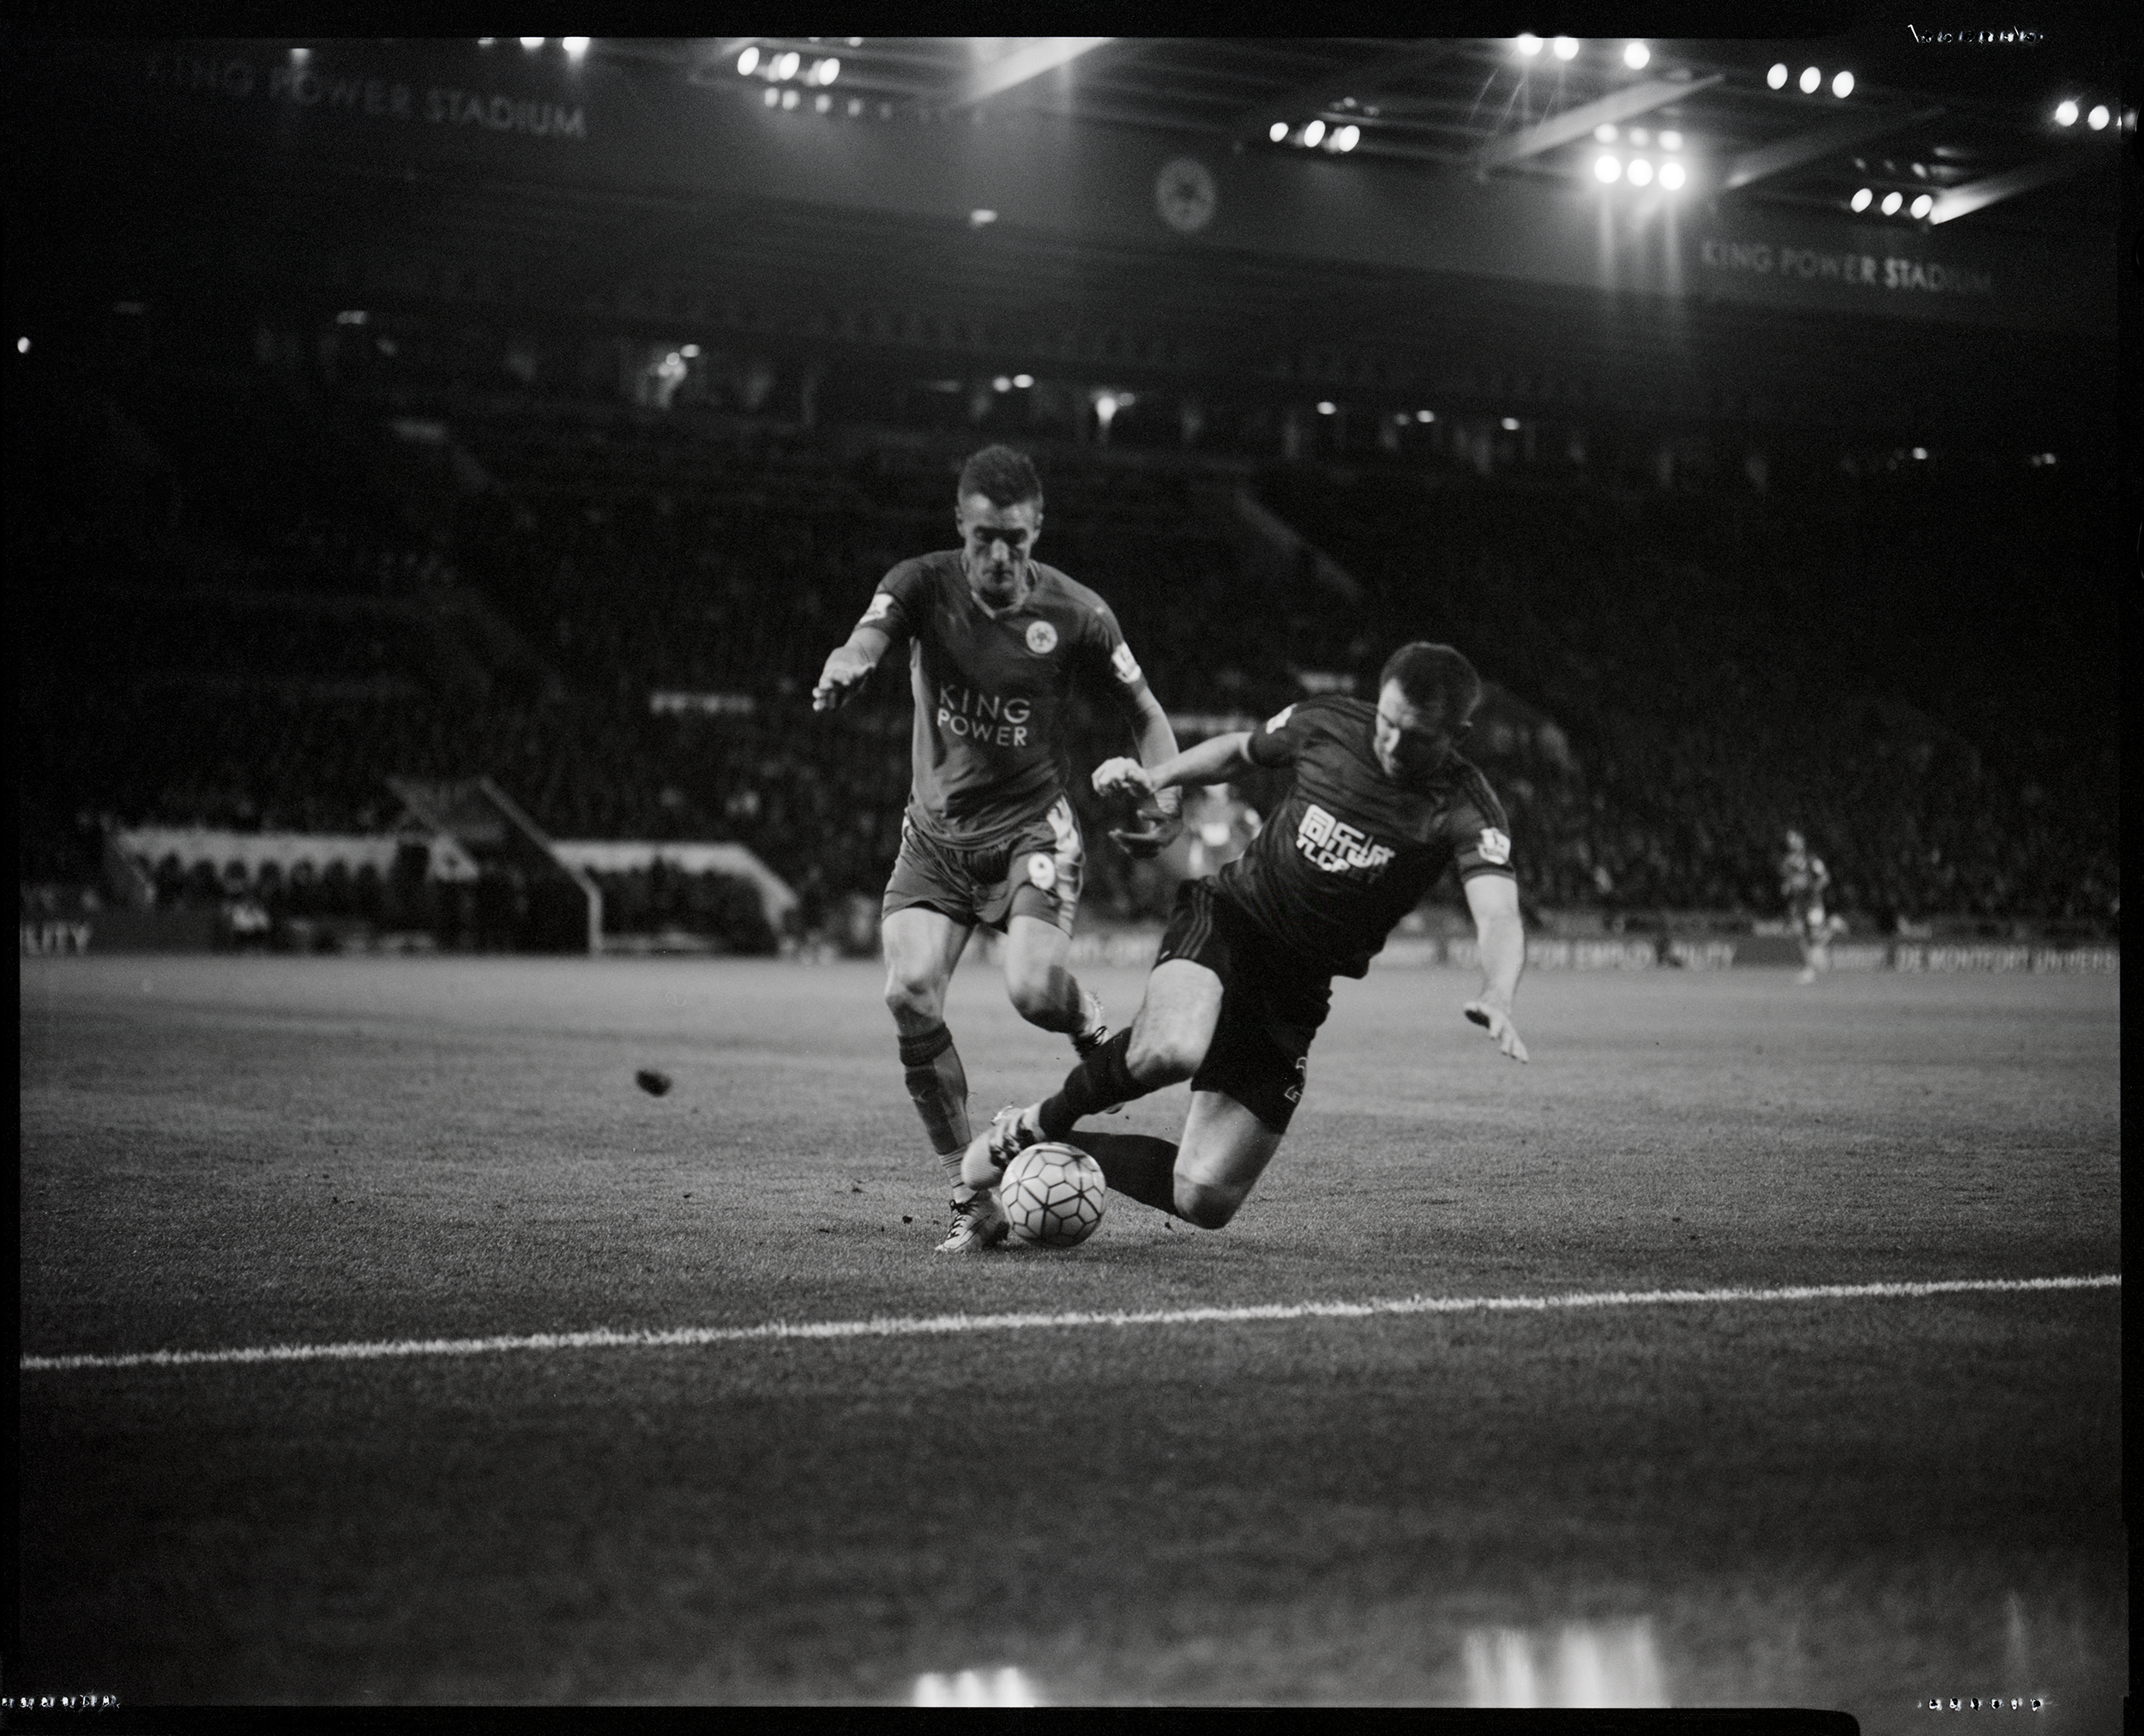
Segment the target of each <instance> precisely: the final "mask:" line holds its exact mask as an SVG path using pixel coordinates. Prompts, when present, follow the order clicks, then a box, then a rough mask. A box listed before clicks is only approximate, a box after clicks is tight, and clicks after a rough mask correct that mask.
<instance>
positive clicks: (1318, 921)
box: [962, 642, 1527, 1229]
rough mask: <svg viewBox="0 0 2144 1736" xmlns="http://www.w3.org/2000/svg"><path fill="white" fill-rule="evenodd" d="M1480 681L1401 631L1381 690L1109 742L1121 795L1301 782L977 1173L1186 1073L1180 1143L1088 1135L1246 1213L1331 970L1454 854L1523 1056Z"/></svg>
mask: <svg viewBox="0 0 2144 1736" xmlns="http://www.w3.org/2000/svg"><path fill="white" fill-rule="evenodd" d="M1480 698H1481V681H1480V678H1479V676H1478V675H1476V673H1475V672H1474V669H1473V666H1472V664H1470V663H1469V662H1468V661H1467V660H1466V658H1464V657H1463V656H1461V655H1460V654H1459V653H1458V652H1457V651H1455V650H1454V649H1453V648H1451V647H1450V646H1448V645H1432V644H1428V643H1425V642H1416V643H1413V644H1411V645H1405V646H1402V647H1401V648H1400V649H1399V650H1398V651H1396V652H1394V654H1393V655H1392V658H1391V659H1390V660H1389V661H1388V662H1387V663H1386V665H1385V667H1384V671H1383V672H1382V676H1381V677H1380V678H1379V681H1378V692H1377V702H1376V705H1375V706H1374V707H1373V706H1370V705H1368V704H1366V703H1364V702H1363V701H1361V700H1359V699H1351V698H1344V697H1340V696H1322V697H1318V698H1313V699H1304V700H1298V702H1296V703H1295V704H1293V705H1291V706H1288V707H1286V708H1285V709H1283V710H1282V711H1280V712H1279V713H1278V714H1275V715H1274V716H1273V717H1270V718H1268V719H1267V720H1266V721H1265V722H1264V723H1263V724H1262V725H1261V726H1259V727H1257V728H1256V729H1254V730H1250V731H1238V732H1234V733H1232V734H1229V735H1222V736H1216V737H1214V738H1213V739H1212V740H1210V741H1206V742H1201V743H1200V744H1199V745H1197V746H1196V747H1194V748H1191V749H1189V750H1187V751H1185V752H1183V753H1181V754H1178V755H1177V756H1176V757H1174V758H1173V759H1171V760H1168V761H1166V762H1165V763H1162V764H1159V765H1149V766H1141V765H1138V764H1135V763H1133V762H1132V761H1130V760H1125V759H1113V760H1111V761H1109V762H1107V763H1105V764H1104V765H1102V766H1101V767H1099V769H1097V770H1096V772H1095V774H1094V787H1095V788H1096V789H1098V790H1099V791H1101V792H1103V793H1105V794H1109V793H1117V794H1130V795H1136V796H1146V795H1148V794H1150V793H1153V792H1155V791H1159V790H1165V789H1169V788H1171V787H1177V786H1181V785H1185V784H1212V783H1220V782H1222V781H1226V780H1228V779H1232V778H1238V777H1241V776H1242V775H1244V773H1245V772H1247V771H1249V770H1250V769H1252V768H1253V767H1263V768H1274V767H1282V766H1286V767H1292V768H1293V769H1294V773H1295V777H1294V781H1293V783H1292V786H1291V787H1290V788H1289V790H1288V792H1287V794H1286V798H1285V799H1283V800H1282V801H1281V802H1280V805H1279V807H1278V810H1277V811H1276V812H1275V813H1274V816H1273V817H1272V818H1271V819H1269V820H1268V822H1267V823H1266V824H1265V826H1264V827H1263V828H1262V829H1261V830H1260V831H1259V833H1258V835H1257V837H1256V839H1255V840H1254V841H1253V842H1252V844H1251V846H1250V849H1249V850H1248V851H1247V852H1245V853H1244V855H1243V856H1242V857H1241V858H1240V859H1238V860H1236V861H1234V862H1232V863H1230V864H1228V865H1226V867H1224V868H1223V869H1222V870H1221V871H1220V875H1219V876H1218V877H1215V878H1213V879H1208V880H1187V881H1186V882H1184V883H1183V885H1182V886H1181V887H1180V888H1178V889H1177V903H1176V909H1175V912H1174V913H1173V915H1172V916H1171V919H1170V922H1169V926H1168V929H1167V931H1166V932H1165V934H1164V935H1163V937H1162V941H1161V949H1160V953H1159V956H1158V958H1157V960H1156V961H1155V964H1154V967H1153V973H1152V974H1151V975H1149V976H1148V977H1147V998H1146V1001H1145V1004H1143V1005H1141V1008H1140V1010H1139V1016H1138V1018H1137V1019H1136V1020H1135V1022H1133V1025H1132V1028H1130V1029H1129V1031H1125V1032H1122V1033H1120V1034H1117V1035H1116V1036H1113V1037H1111V1039H1110V1040H1108V1041H1107V1042H1105V1043H1103V1044H1102V1045H1100V1046H1099V1047H1098V1048H1097V1049H1095V1050H1094V1051H1093V1052H1092V1053H1090V1054H1088V1055H1087V1056H1086V1057H1085V1058H1083V1059H1082V1060H1081V1063H1080V1064H1079V1065H1078V1066H1076V1067H1075V1068H1074V1069H1073V1070H1072V1071H1071V1072H1070V1073H1069V1075H1068V1076H1066V1078H1065V1082H1064V1084H1063V1088H1062V1089H1060V1090H1059V1091H1058V1092H1057V1094H1056V1095H1055V1096H1052V1097H1048V1098H1045V1099H1044V1100H1042V1101H1041V1102H1039V1103H1034V1104H1030V1105H1029V1106H1027V1108H1025V1109H1021V1110H1014V1109H1007V1110H1005V1111H1003V1112H1001V1113H1000V1114H999V1115H998V1117H997V1121H996V1122H995V1123H994V1124H992V1125H991V1128H990V1129H989V1130H987V1131H985V1133H984V1134H983V1135H981V1136H979V1138H977V1139H976V1140H975V1141H974V1142H973V1143H972V1144H971V1145H970V1146H969V1148H968V1151H967V1158H966V1159H965V1160H964V1161H963V1165H962V1173H963V1175H964V1177H965V1178H966V1179H967V1181H968V1182H969V1183H970V1184H972V1185H982V1184H988V1183H991V1182H992V1181H993V1180H994V1178H995V1177H996V1176H997V1174H998V1173H999V1172H1002V1171H1003V1168H1004V1166H1005V1164H1006V1163H1007V1162H1008V1161H1009V1160H1010V1159H1011V1158H1012V1156H1013V1155H1014V1154H1015V1153H1016V1152H1018V1151H1020V1150H1022V1149H1024V1148H1026V1147H1027V1146H1030V1145H1033V1144H1035V1143H1037V1142H1040V1141H1043V1140H1061V1139H1063V1138H1064V1137H1065V1136H1067V1135H1068V1134H1069V1133H1070V1132H1071V1131H1072V1130H1073V1128H1074V1127H1075V1126H1076V1125H1077V1124H1079V1122H1080V1120H1081V1118H1082V1117H1084V1116H1087V1115H1091V1114H1093V1113H1094V1112H1096V1111H1098V1110H1099V1109H1102V1108H1104V1107H1105V1106H1109V1105H1112V1104H1116V1103H1119V1102H1124V1101H1128V1100H1131V1099H1133V1098H1136V1097H1143V1096H1145V1095H1146V1094H1147V1093H1149V1092H1152V1091H1159V1090H1160V1089H1161V1088H1164V1087H1165V1086H1167V1085H1171V1084H1174V1083H1175V1082H1177V1081H1178V1080H1182V1079H1189V1081H1190V1082H1191V1111H1190V1113H1189V1116H1188V1117H1187V1118H1185V1120H1184V1124H1183V1136H1182V1138H1181V1140H1180V1141H1179V1142H1177V1143H1175V1144H1171V1142H1169V1141H1167V1140H1165V1139H1157V1138H1154V1137H1153V1136H1150V1135H1146V1134H1132V1133H1117V1134H1089V1135H1086V1136H1082V1138H1081V1140H1080V1144H1081V1146H1082V1147H1083V1148H1085V1149H1087V1151H1089V1152H1091V1153H1093V1156H1094V1158H1095V1160H1096V1161H1097V1162H1099V1164H1100V1165H1101V1166H1102V1174H1103V1177H1104V1178H1105V1180H1106V1181H1107V1182H1108V1184H1109V1185H1110V1186H1111V1188H1113V1189H1114V1190H1116V1191H1117V1192H1118V1193H1122V1194H1128V1195H1129V1196H1130V1197H1132V1198H1133V1199H1135V1200H1140V1201H1142V1202H1143V1203H1146V1204H1147V1205H1150V1206H1153V1207H1154V1208H1155V1209H1157V1210H1159V1211H1165V1212H1168V1213H1171V1214H1172V1215H1175V1216H1177V1217H1179V1218H1182V1219H1183V1220H1184V1221H1186V1222H1188V1223H1192V1224H1196V1225H1198V1226H1200V1227H1202V1228H1206V1229H1218V1228H1220V1226H1222V1225H1223V1224H1225V1223H1226V1222H1227V1221H1229V1220H1230V1219H1231V1218H1232V1217H1233V1216H1234V1215H1235V1214H1236V1210H1237V1208H1238V1207H1239V1206H1241V1205H1242V1204H1243V1203H1244V1197H1245V1196H1246V1195H1248V1194H1249V1193H1250V1190H1251V1188H1252V1186H1253V1184H1255V1183H1256V1181H1257V1179H1258V1178H1259V1176H1260V1174H1261V1173H1262V1172H1263V1171H1264V1169H1265V1167H1266V1165H1267V1164H1268V1162H1269V1161H1270V1160H1272V1157H1273V1154H1274V1152H1275V1151H1276V1150H1278V1149H1279V1148H1280V1142H1281V1139H1282V1137H1283V1136H1285V1135H1286V1132H1287V1129H1288V1121H1289V1118H1290V1117H1291V1116H1292V1115H1293V1114H1294V1113H1295V1110H1296V1106H1297V1104H1298V1103H1299V1102H1300V1101H1301V1100H1302V1097H1303V1089H1304V1082H1305V1079H1306V1077H1307V1065H1308V1057H1309V1053H1310V1040H1311V1039H1312V1038H1313V1037H1314V1036H1315V1035H1316V1033H1317V1029H1318V1027H1319V1026H1320V1025H1322V1023H1323V1022H1324V1021H1325V1016H1326V1013H1327V1011H1328V1009H1329V1007H1330V1006H1331V1004H1332V992H1333V989H1332V982H1333V979H1334V977H1335V976H1351V977H1359V976H1362V975H1364V974H1365V973H1367V972H1368V970H1369V968H1370V959H1371V958H1372V956H1374V955H1376V952H1377V951H1378V950H1379V949H1381V948H1382V946H1383V945H1384V943H1385V941H1386V938H1387V937H1388V936H1389V935H1390V934H1391V932H1392V930H1393V928H1394V925H1396V924H1397V923H1398V922H1399V920H1400V918H1401V917H1403V916H1405V915H1406V913H1408V912H1409V911H1410V910H1412V909H1413V908H1414V907H1415V906H1416V905H1417V904H1418V903H1419V902H1420V901H1421V900H1422V897H1423V895H1424V894H1425V893H1426V892H1427V891H1428V890H1429V889H1430V887H1431V886H1432V885H1434V884H1435V883H1436V880H1437V878H1438V877H1439V876H1440V875H1442V873H1443V871H1444V870H1445V868H1446V866H1447V865H1449V864H1451V863H1453V862H1456V863H1457V864H1458V865H1459V873H1460V883H1461V884H1462V885H1463V886H1464V888H1465V889H1466V903H1467V907H1468V908H1469V909H1470V910H1471V911H1472V914H1473V918H1474V927H1475V931H1476V933H1477V934H1478V935H1479V938H1480V946H1481V969H1482V992H1481V994H1480V996H1479V998H1476V999H1474V1000H1472V1001H1469V1002H1468V1003H1467V1004H1466V1008H1465V1011H1466V1016H1467V1017H1468V1018H1469V1019H1471V1020H1472V1021H1473V1022H1474V1023H1476V1024H1478V1025H1479V1026H1481V1027H1482V1028H1484V1029H1485V1030H1486V1031H1487V1032H1488V1034H1489V1035H1490V1037H1491V1040H1493V1041H1494V1042H1495V1043H1496V1045H1497V1048H1498V1049H1499V1050H1500V1051H1502V1052H1503V1053H1504V1054H1505V1055H1507V1056H1509V1057H1510V1058H1511V1059H1513V1060H1515V1061H1524V1060H1525V1059H1526V1058H1527V1050H1526V1045H1525V1044H1524V1043H1523V1042H1521V1040H1520V1039H1519V1033H1518V1029H1517V1028H1516V1027H1515V1025H1513V1023H1512V1022H1511V998H1512V996H1513V994H1514V993H1515V992H1516V990H1517V988H1518V986H1519V973H1520V971H1521V967H1522V966H1523V965H1524V963H1525V959H1526V935H1525V931H1524V929H1523V927H1522V926H1521V922H1520V918H1519V883H1518V880H1517V878H1516V877H1515V875H1514V873H1513V871H1512V867H1511V836H1510V831H1509V823H1508V822H1507V821H1506V820H1505V818H1504V811H1503V804H1502V803H1501V802H1499V801H1498V800H1497V796H1496V793H1495V792H1494V791H1492V790H1491V788H1490V787H1489V784H1488V781H1487V780H1486V779H1485V778H1484V777H1483V776H1482V775H1481V773H1480V772H1479V770H1478V769H1476V768H1475V767H1474V766H1472V764H1470V763H1468V762H1467V761H1466V760H1464V759H1462V758H1461V757H1460V755H1459V750H1458V748H1459V743H1460V739H1461V738H1463V737H1464V736H1465V735H1466V732H1467V730H1468V728H1469V727H1470V722H1469V720H1470V718H1471V715H1472V712H1473V709H1474V708H1475V706H1476V705H1477V704H1478V703H1479V702H1480Z"/></svg>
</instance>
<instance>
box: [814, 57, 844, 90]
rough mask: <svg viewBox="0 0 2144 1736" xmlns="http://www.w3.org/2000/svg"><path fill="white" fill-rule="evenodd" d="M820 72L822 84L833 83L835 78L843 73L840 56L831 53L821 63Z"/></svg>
mask: <svg viewBox="0 0 2144 1736" xmlns="http://www.w3.org/2000/svg"><path fill="white" fill-rule="evenodd" d="M818 73H819V82H820V83H821V84H832V83H833V82H834V80H835V79H837V78H839V77H840V75H841V62H840V58H839V57H836V56H834V55H831V54H829V55H828V57H826V58H825V59H824V60H822V61H821V62H820V63H819V66H818Z"/></svg>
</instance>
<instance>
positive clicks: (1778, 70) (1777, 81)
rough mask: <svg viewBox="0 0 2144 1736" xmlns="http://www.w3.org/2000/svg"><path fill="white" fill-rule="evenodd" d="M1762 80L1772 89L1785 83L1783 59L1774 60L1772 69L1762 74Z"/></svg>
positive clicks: (1778, 87) (1777, 88)
mask: <svg viewBox="0 0 2144 1736" xmlns="http://www.w3.org/2000/svg"><path fill="white" fill-rule="evenodd" d="M1764 81H1765V82H1766V83H1767V84H1768V85H1770V86H1771V87H1772V88H1773V89H1774V90H1779V89H1780V88H1781V87H1784V86H1785V85H1786V62H1785V61H1784V60H1775V61H1774V62H1773V63H1772V70H1771V71H1769V72H1768V73H1766V74H1765V75H1764Z"/></svg>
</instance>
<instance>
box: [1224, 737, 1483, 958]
mask: <svg viewBox="0 0 2144 1736" xmlns="http://www.w3.org/2000/svg"><path fill="white" fill-rule="evenodd" d="M1375 720H1376V708H1375V707H1374V706H1370V705H1368V704H1366V703H1364V702H1363V701H1361V700H1359V699H1345V698H1340V697H1338V696H1329V695H1328V696H1321V697H1319V698H1316V699H1304V700H1298V701H1297V702H1296V703H1294V704H1293V705H1291V706H1289V707H1288V708H1286V709H1285V710H1283V711H1281V712H1280V713H1279V714H1277V715H1275V716H1273V717H1270V718H1268V719H1267V720H1266V721H1265V722H1264V723H1262V724H1261V725H1260V726H1258V727H1257V728H1256V729H1255V730H1253V731H1252V732H1251V733H1250V742H1249V743H1248V744H1246V749H1245V751H1246V752H1248V753H1249V755H1250V758H1251V759H1252V761H1253V762H1254V763H1256V764H1258V765H1262V766H1292V767H1294V768H1295V781H1294V783H1293V785H1292V787H1290V789H1289V791H1288V793H1287V797H1286V800H1284V801H1283V802H1282V803H1281V804H1280V809H1279V811H1277V812H1276V813H1275V814H1274V816H1273V817H1272V818H1271V819H1269V820H1268V821H1267V823H1266V824H1265V827H1264V829H1262V830H1261V831H1260V833H1259V834H1258V835H1257V837H1256V839H1254V840H1253V841H1252V842H1251V846H1250V849H1248V850H1247V851H1245V852H1244V854H1243V855H1242V856H1241V857H1239V858H1238V859H1237V860H1235V861H1234V862H1232V863H1230V864H1229V865H1227V866H1226V868H1224V869H1222V870H1221V871H1220V877H1219V881H1218V883H1217V888H1216V889H1217V890H1218V891H1219V892H1220V895H1222V896H1223V897H1225V898H1226V899H1228V900H1229V901H1230V902H1232V903H1233V904H1234V905H1236V906H1237V907H1238V908H1239V909H1241V910H1242V911H1243V912H1244V913H1245V914H1246V915H1248V916H1249V917H1250V919H1251V920H1252V921H1253V922H1254V923H1255V924H1256V925H1257V927H1258V928H1259V930H1260V931H1262V932H1263V933H1264V934H1265V935H1267V936H1268V937H1269V938H1271V939H1272V940H1274V942H1276V943H1278V944H1279V945H1280V946H1281V947H1282V948H1284V949H1286V951H1287V952H1288V953H1290V954H1292V955H1296V956H1298V957H1300V958H1302V959H1303V960H1304V961H1306V962H1308V963H1310V964H1313V965H1315V966H1316V967H1318V968H1320V969H1323V970H1328V971H1330V972H1331V973H1333V974H1334V975H1336V976H1352V977H1358V976H1362V975H1364V973H1367V972H1368V970H1369V968H1370V960H1371V959H1372V958H1374V957H1375V956H1376V954H1377V953H1378V951H1379V950H1380V949H1382V947H1383V945H1384V943H1385V941H1386V939H1387V937H1388V936H1389V935H1390V934H1391V932H1392V931H1393V929H1394V927H1395V926H1396V925H1398V923H1399V921H1400V918H1401V917H1403V916H1405V915H1406V913H1408V912H1409V911H1410V910H1412V909H1413V908H1414V907H1415V906H1416V905H1417V904H1418V903H1420V902H1421V901H1422V898H1423V895H1424V894H1425V893H1427V892H1428V891H1429V889H1430V887H1432V886H1433V885H1435V884H1436V880H1437V877H1438V876H1440V875H1441V874H1442V873H1443V871H1444V870H1445V869H1446V868H1447V867H1448V865H1451V864H1452V863H1454V862H1456V863H1457V864H1458V865H1459V873H1460V878H1461V879H1462V880H1467V879H1472V877H1474V876H1475V875H1477V874H1504V875H1511V874H1513V869H1512V866H1511V828H1510V823H1509V821H1508V820H1507V819H1506V818H1505V817H1504V811H1503V803H1502V802H1500V801H1498V800H1497V793H1496V792H1495V791H1494V790H1492V789H1491V788H1490V787H1489V781H1488V780H1487V779H1486V778H1485V777H1484V776H1483V775H1481V772H1480V770H1479V769H1478V768H1476V767H1475V766H1473V765H1472V764H1471V763H1468V762H1467V761H1466V760H1464V759H1461V758H1460V757H1459V756H1457V755H1454V756H1452V758H1451V759H1450V760H1449V761H1448V762H1447V763H1446V764H1445V766H1444V769H1442V771H1441V772H1439V773H1438V774H1437V775H1436V778H1435V779H1434V780H1433V781H1430V782H1429V783H1427V784H1425V785H1424V786H1423V787H1420V788H1419V789H1409V788H1406V787H1402V786H1400V785H1399V784H1396V783H1394V781H1392V780H1391V779H1390V778H1388V777H1387V776H1386V775H1385V772H1384V768H1383V767H1382V766H1381V765H1379V764H1378V763H1377V756H1376V748H1375V746H1374V745H1373V741H1374V733H1373V732H1374V730H1375V727H1376V723H1375Z"/></svg>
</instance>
